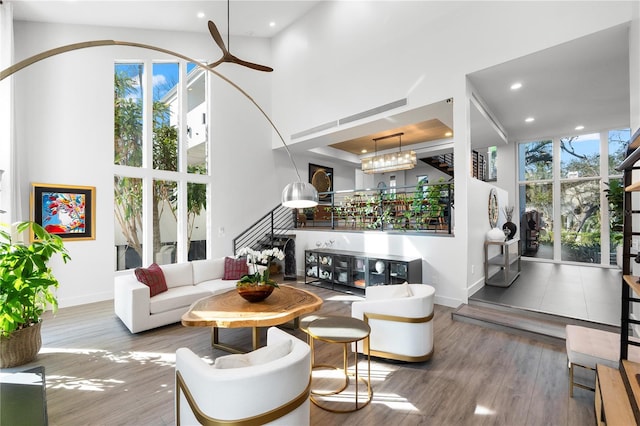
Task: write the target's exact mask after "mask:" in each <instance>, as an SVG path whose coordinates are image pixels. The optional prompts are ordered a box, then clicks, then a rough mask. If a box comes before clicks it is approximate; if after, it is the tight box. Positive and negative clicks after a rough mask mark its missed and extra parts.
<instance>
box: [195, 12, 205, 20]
mask: <svg viewBox="0 0 640 426" xmlns="http://www.w3.org/2000/svg"><path fill="white" fill-rule="evenodd" d="M196 16H197V17H198V18H200V19H202V18H204V12H198V14H197V15H196Z"/></svg>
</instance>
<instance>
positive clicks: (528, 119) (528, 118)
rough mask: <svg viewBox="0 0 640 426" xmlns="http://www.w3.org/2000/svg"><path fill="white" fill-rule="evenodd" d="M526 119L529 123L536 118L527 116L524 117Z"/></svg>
mask: <svg viewBox="0 0 640 426" xmlns="http://www.w3.org/2000/svg"><path fill="white" fill-rule="evenodd" d="M524 121H526V122H527V123H531V122H533V121H535V118H533V117H527V118H525V119H524Z"/></svg>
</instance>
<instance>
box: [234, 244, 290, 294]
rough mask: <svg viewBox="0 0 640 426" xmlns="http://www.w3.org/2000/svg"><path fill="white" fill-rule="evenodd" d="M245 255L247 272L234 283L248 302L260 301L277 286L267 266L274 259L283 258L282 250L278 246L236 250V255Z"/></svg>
mask: <svg viewBox="0 0 640 426" xmlns="http://www.w3.org/2000/svg"><path fill="white" fill-rule="evenodd" d="M243 256H246V257H247V267H248V273H247V274H245V275H243V276H242V277H241V278H240V280H239V281H238V283H237V284H236V290H237V291H238V294H240V296H242V297H243V298H245V299H246V300H248V301H249V302H260V301H262V300H264V299H266V298H267V297H269V295H270V294H271V293H272V292H273V289H274V288H277V287H278V283H277V282H276V281H274V280H272V279H271V277H270V272H269V266H270V265H271V262H273V260H274V259H278V260H282V259H284V252H283V251H282V250H280V249H278V248H272V249H268V250H262V251H256V250H253V249H251V248H249V247H243V248H241V249H240V250H238V253H237V257H243Z"/></svg>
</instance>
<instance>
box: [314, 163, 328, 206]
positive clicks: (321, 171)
mask: <svg viewBox="0 0 640 426" xmlns="http://www.w3.org/2000/svg"><path fill="white" fill-rule="evenodd" d="M309 183H310V184H311V185H313V186H314V187H315V188H316V190H317V191H318V192H332V191H333V167H326V166H320V165H318V164H312V163H309ZM318 198H319V200H320V201H330V200H331V195H330V194H320V195H319V197H318Z"/></svg>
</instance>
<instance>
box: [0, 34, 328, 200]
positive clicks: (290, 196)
mask: <svg viewBox="0 0 640 426" xmlns="http://www.w3.org/2000/svg"><path fill="white" fill-rule="evenodd" d="M99 46H129V47H139V48H142V49H149V50H155V51H157V52H162V53H166V54H168V55H172V56H175V57H177V58H180V59H184V60H186V61H189V62H192V63H194V64H196V65H197V66H199V67H200V68H203V69H205V70H207V71H209V72H211V73H213V74H215V75H216V76H218V77H219V78H221V79H222V80H224V81H226V82H227V83H229V84H230V85H231V86H232V87H233V88H235V89H236V90H238V91H239V92H240V93H241V94H242V95H244V97H246V98H247V99H248V100H249V101H250V102H251V103H252V104H253V105H254V106H255V107H256V108H258V110H259V111H260V113H262V115H263V116H264V118H265V119H266V120H267V121H268V122H269V124H270V125H271V127H272V128H273V130H275V132H276V134H277V135H278V138H279V139H280V142H282V145H283V146H284V148H285V149H286V151H287V154H288V155H289V160H290V161H291V164H292V165H293V168H294V169H295V171H296V175H297V176H298V181H297V182H292V183H290V184H288V185H287V186H286V187H285V188H284V190H283V191H282V205H283V206H285V207H290V208H305V207H313V206H316V205H317V204H318V191H317V190H316V189H315V187H314V186H313V185H311V184H310V183H308V182H303V181H302V179H301V178H300V172H299V171H298V167H297V166H296V163H295V161H294V160H293V155H292V154H291V151H290V150H289V146H288V145H287V143H286V142H285V141H284V138H283V137H282V134H281V133H280V131H279V130H278V128H277V127H276V125H275V124H274V123H273V121H272V120H271V118H270V117H269V116H268V115H267V113H266V112H265V111H264V110H263V109H262V107H260V105H258V103H257V102H256V101H255V100H254V99H253V98H252V97H251V96H250V95H249V94H248V93H247V92H245V91H244V89H242V88H241V87H240V86H238V85H237V84H236V83H234V82H233V81H231V80H230V79H229V78H227V77H225V76H224V75H222V74H220V73H219V72H217V71H216V70H214V69H212V68H211V67H209V66H208V65H206V64H203V63H201V62H199V61H197V60H195V59H193V58H190V57H188V56H185V55H183V54H181V53H178V52H174V51H171V50H168V49H164V48H161V47H157V46H153V45H149V44H142V43H136V42H129V41H118V40H93V41H84V42H80V43H73V44H67V45H65V46H60V47H57V48H54V49H50V50H46V51H44V52H41V53H38V54H36V55H33V56H31V57H29V58H26V59H24V60H22V61H20V62H18V63H16V64H14V65H11V66H10V67H8V68H5V69H3V70H2V71H0V81H2V80H4V79H5V78H7V77H9V76H11V75H13V74H14V73H16V72H18V71H20V70H21V69H23V68H26V67H28V66H30V65H32V64H34V63H36V62H38V61H41V60H43V59H46V58H50V57H52V56H56V55H60V54H62V53H66V52H71V51H73V50H80V49H87V48H91V47H99Z"/></svg>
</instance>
